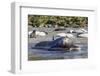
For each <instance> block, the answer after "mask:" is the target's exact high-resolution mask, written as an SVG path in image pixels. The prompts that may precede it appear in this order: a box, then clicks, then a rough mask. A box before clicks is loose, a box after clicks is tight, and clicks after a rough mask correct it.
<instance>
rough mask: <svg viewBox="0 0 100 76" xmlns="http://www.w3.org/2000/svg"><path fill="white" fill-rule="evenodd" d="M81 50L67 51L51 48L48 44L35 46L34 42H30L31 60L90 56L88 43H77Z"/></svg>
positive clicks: (29, 53) (29, 55)
mask: <svg viewBox="0 0 100 76" xmlns="http://www.w3.org/2000/svg"><path fill="white" fill-rule="evenodd" d="M77 45H78V46H79V47H80V50H76V51H68V50H67V51H66V50H64V49H59V50H58V49H51V48H49V47H48V46H44V47H43V46H40V47H35V44H34V43H29V44H28V57H29V58H28V59H29V60H48V59H76V58H87V57H88V51H87V49H88V46H87V45H86V44H77Z"/></svg>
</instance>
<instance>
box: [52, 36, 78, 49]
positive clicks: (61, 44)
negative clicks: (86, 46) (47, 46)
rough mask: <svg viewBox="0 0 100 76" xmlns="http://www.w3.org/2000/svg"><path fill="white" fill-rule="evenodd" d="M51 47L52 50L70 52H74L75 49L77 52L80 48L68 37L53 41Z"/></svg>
mask: <svg viewBox="0 0 100 76" xmlns="http://www.w3.org/2000/svg"><path fill="white" fill-rule="evenodd" d="M51 45H52V46H51V48H62V49H66V50H69V51H71V50H73V51H74V49H75V50H76V49H78V48H79V46H76V45H75V44H74V40H73V39H71V38H68V37H60V38H58V39H56V40H53V41H52V43H51Z"/></svg>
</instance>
